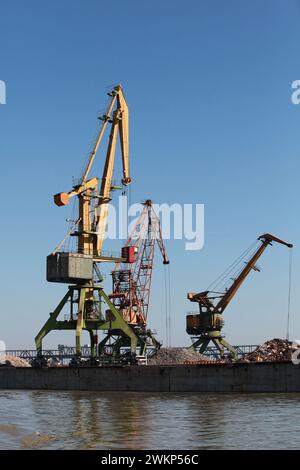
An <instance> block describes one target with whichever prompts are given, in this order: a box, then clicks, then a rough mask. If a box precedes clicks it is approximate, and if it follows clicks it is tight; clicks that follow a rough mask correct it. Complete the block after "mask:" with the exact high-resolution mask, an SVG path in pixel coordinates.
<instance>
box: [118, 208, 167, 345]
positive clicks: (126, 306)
mask: <svg viewBox="0 0 300 470" xmlns="http://www.w3.org/2000/svg"><path fill="white" fill-rule="evenodd" d="M143 206H144V207H143V210H142V212H141V214H140V216H139V218H138V219H137V221H136V223H135V225H134V228H133V230H132V233H131V235H130V237H129V239H128V240H127V243H126V246H125V247H124V248H123V250H126V249H127V250H128V251H129V252H130V253H131V254H132V256H134V257H135V262H133V263H131V264H128V263H117V264H116V267H115V269H114V270H113V272H112V294H110V296H109V297H110V299H111V300H112V302H113V304H114V306H115V307H116V308H117V309H118V310H119V312H120V313H121V315H122V317H123V319H124V320H125V321H126V322H127V323H128V324H130V325H131V327H133V328H134V329H135V330H136V333H138V332H139V334H138V336H143V335H146V336H147V337H148V340H149V338H150V339H151V340H152V345H154V346H155V347H156V348H158V347H160V344H159V343H158V342H157V340H155V338H154V337H153V334H152V333H151V331H150V330H147V317H148V309H149V302H150V293H151V283H152V271H153V262H154V252H155V245H158V247H159V249H160V252H161V255H162V258H163V264H169V259H168V256H167V253H166V250H165V246H164V243H163V239H162V231H161V225H160V220H159V217H158V215H157V213H156V212H155V209H154V207H153V204H152V201H151V200H149V199H148V200H146V201H145V202H144V203H143ZM124 255H125V253H123V256H124ZM129 261H130V260H129ZM144 352H145V351H144Z"/></svg>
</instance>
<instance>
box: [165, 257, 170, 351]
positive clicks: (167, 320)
mask: <svg viewBox="0 0 300 470" xmlns="http://www.w3.org/2000/svg"><path fill="white" fill-rule="evenodd" d="M164 279H165V325H166V348H170V347H171V339H172V338H171V271H170V265H169V264H168V265H166V266H165V269H164Z"/></svg>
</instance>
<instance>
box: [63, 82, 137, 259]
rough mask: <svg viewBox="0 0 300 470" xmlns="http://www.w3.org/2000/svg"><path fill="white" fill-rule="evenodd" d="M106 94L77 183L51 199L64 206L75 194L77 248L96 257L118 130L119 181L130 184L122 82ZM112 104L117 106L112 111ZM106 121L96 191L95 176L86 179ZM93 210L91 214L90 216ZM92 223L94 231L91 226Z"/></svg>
mask: <svg viewBox="0 0 300 470" xmlns="http://www.w3.org/2000/svg"><path fill="white" fill-rule="evenodd" d="M109 95H110V96H111V100H110V102H109V105H108V108H107V111H106V114H104V115H103V116H102V117H101V118H100V120H102V121H103V124H102V126H101V128H100V130H99V133H98V136H97V139H96V142H95V145H94V147H93V150H92V151H91V154H90V158H89V161H88V164H87V166H86V169H85V171H84V173H83V176H82V178H81V182H80V184H78V185H75V186H74V187H73V188H72V190H71V191H69V192H68V193H59V194H56V195H55V196H54V202H55V204H56V205H57V206H64V205H66V204H68V203H69V199H70V198H71V197H73V196H78V198H79V216H80V225H79V234H78V237H79V240H78V250H79V252H80V253H83V254H94V256H96V257H97V256H100V255H101V250H102V245H103V241H104V234H105V230H106V225H107V218H108V208H109V201H110V200H111V191H112V190H113V189H115V187H114V186H113V183H112V179H113V172H114V165H115V153H116V143H117V135H118V132H119V138H120V146H121V153H122V166H123V178H122V184H123V185H125V186H127V185H129V184H130V183H131V177H130V175H129V138H128V119H129V117H128V116H129V112H128V106H127V103H126V100H125V97H124V93H123V89H122V87H121V85H118V86H116V87H114V89H113V90H112V92H111V93H109ZM115 104H116V109H115V110H114V111H113V108H114V106H115ZM108 123H111V131H110V135H109V142H108V147H107V152H106V159H105V164H104V170H103V175H102V180H101V188H100V192H99V194H98V178H91V179H87V178H88V176H89V173H90V170H91V167H92V164H93V162H94V159H95V156H96V153H97V150H98V148H99V145H100V142H101V140H102V137H103V135H104V131H105V129H106V126H107V124H108ZM93 198H94V199H96V200H97V201H98V203H96V204H95V205H94V207H93V208H92V207H91V206H92V199H93ZM92 212H93V213H94V216H93V218H92ZM92 225H93V228H94V230H93V229H92Z"/></svg>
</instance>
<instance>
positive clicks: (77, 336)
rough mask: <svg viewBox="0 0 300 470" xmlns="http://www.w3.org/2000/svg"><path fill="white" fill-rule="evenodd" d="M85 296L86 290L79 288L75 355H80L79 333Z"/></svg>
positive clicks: (81, 326) (81, 325) (80, 331)
mask: <svg viewBox="0 0 300 470" xmlns="http://www.w3.org/2000/svg"><path fill="white" fill-rule="evenodd" d="M85 296H86V290H85V289H81V290H80V296H79V305H78V314H77V323H76V355H77V356H80V355H81V333H82V328H83V321H84V320H83V315H84V305H85Z"/></svg>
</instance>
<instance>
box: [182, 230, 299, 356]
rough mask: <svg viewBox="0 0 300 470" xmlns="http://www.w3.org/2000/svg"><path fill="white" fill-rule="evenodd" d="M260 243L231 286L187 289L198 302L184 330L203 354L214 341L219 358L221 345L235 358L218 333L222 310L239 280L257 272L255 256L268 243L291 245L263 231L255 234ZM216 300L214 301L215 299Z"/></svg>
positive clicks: (231, 348)
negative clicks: (216, 289) (196, 290)
mask: <svg viewBox="0 0 300 470" xmlns="http://www.w3.org/2000/svg"><path fill="white" fill-rule="evenodd" d="M258 240H259V241H260V242H261V244H260V245H259V247H258V248H257V250H255V252H254V254H253V255H252V256H251V258H250V260H249V261H248V262H247V263H246V265H245V266H244V268H243V269H242V270H241V271H240V273H239V274H238V276H237V277H236V279H234V280H233V282H232V284H231V286H230V287H229V288H228V289H226V291H225V292H224V293H221V294H220V293H215V292H211V291H209V290H206V291H203V292H199V293H193V292H189V293H188V294H187V298H188V299H189V300H190V301H191V302H196V303H198V305H199V314H190V315H187V328H186V330H187V333H188V334H189V335H191V336H192V337H194V338H196V341H195V342H194V343H193V345H192V348H194V349H197V348H199V352H200V353H203V352H204V351H205V350H206V348H207V346H208V344H209V343H210V341H212V342H213V343H214V345H215V346H216V347H217V349H218V350H219V351H220V354H221V357H223V355H224V348H225V349H227V350H229V351H230V353H231V355H232V356H233V357H234V358H235V357H236V355H237V352H236V350H235V348H234V347H233V346H231V345H230V344H229V343H228V342H227V341H225V339H224V337H223V336H222V335H221V329H222V327H223V326H224V320H223V316H222V314H223V312H224V310H225V309H226V307H227V306H228V305H229V303H230V302H231V300H232V299H233V297H234V296H235V294H236V293H237V291H238V289H239V288H240V287H241V285H242V283H243V282H244V280H245V279H246V277H247V276H248V275H249V273H250V272H251V271H252V270H255V271H259V269H258V268H257V267H256V263H257V261H258V259H259V258H260V257H261V255H262V254H263V252H264V251H265V249H266V248H267V246H269V245H272V242H275V243H278V244H281V245H285V246H287V247H288V248H292V247H293V245H292V244H291V243H287V242H285V241H284V240H281V239H280V238H278V237H275V236H274V235H271V234H269V233H265V234H263V235H261V236H260V237H258ZM216 300H217V302H215V301H216Z"/></svg>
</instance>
